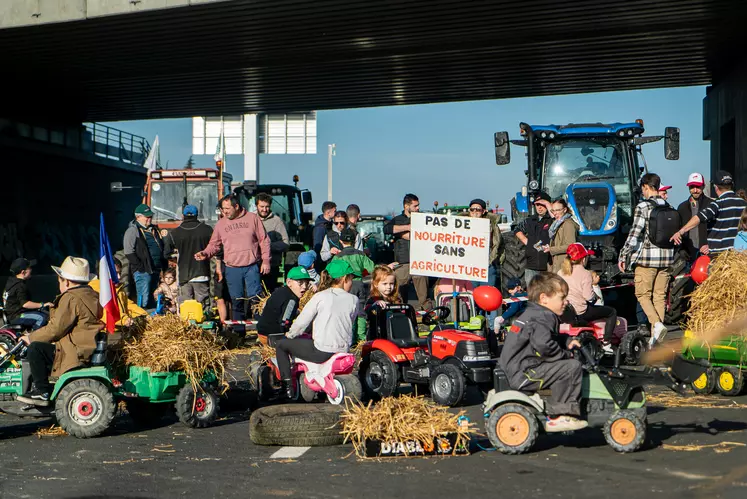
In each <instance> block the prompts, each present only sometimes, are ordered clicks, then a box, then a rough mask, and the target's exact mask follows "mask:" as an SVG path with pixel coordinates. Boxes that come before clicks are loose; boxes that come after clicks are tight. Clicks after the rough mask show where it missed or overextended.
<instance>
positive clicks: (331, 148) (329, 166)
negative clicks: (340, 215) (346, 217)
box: [327, 144, 335, 201]
mask: <svg viewBox="0 0 747 499" xmlns="http://www.w3.org/2000/svg"><path fill="white" fill-rule="evenodd" d="M334 155H335V145H334V144H330V145H328V146H327V201H332V156H334Z"/></svg>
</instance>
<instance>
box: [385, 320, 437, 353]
mask: <svg viewBox="0 0 747 499" xmlns="http://www.w3.org/2000/svg"><path fill="white" fill-rule="evenodd" d="M387 322H388V328H387V329H388V331H389V339H390V340H391V341H392V343H394V344H395V345H397V346H398V347H400V348H412V347H424V346H425V345H426V343H427V341H428V339H427V338H419V337H418V332H417V329H415V328H414V327H413V324H412V321H411V320H410V318H409V317H407V316H406V315H405V314H392V315H391V316H389V317H388V320H387Z"/></svg>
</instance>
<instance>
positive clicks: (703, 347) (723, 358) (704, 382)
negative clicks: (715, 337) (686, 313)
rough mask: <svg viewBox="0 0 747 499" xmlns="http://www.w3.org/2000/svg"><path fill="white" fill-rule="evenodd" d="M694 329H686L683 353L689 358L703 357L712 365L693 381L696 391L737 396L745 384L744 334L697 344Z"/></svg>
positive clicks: (746, 363) (704, 393)
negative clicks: (694, 340)
mask: <svg viewBox="0 0 747 499" xmlns="http://www.w3.org/2000/svg"><path fill="white" fill-rule="evenodd" d="M694 338H695V336H694V335H693V333H692V332H691V331H685V336H684V339H683V347H682V355H683V356H684V357H686V358H688V359H703V360H707V361H708V362H709V363H710V364H711V368H710V369H708V370H707V371H706V372H704V373H703V374H702V375H701V376H700V377H698V378H697V379H696V380H695V381H693V382H692V388H693V391H694V392H695V393H699V394H703V395H707V394H710V393H713V392H714V391H715V390H718V392H719V393H720V394H721V395H726V396H728V397H734V396H736V395H739V394H740V393H741V392H742V389H743V387H744V376H745V369H747V343H745V338H744V336H740V335H732V336H729V337H726V338H724V339H721V340H719V341H716V342H714V343H710V344H709V343H694V342H693V341H692V340H693V339H694Z"/></svg>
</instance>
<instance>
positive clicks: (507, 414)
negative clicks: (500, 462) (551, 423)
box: [485, 403, 539, 454]
mask: <svg viewBox="0 0 747 499" xmlns="http://www.w3.org/2000/svg"><path fill="white" fill-rule="evenodd" d="M485 427H486V428H485V429H486V430H487V433H488V438H489V439H490V443H491V444H493V447H495V448H496V449H498V450H499V451H501V452H502V453H503V454H524V453H526V452H529V451H530V450H531V449H532V447H533V446H534V443H535V442H536V441H537V436H538V435H539V423H538V422H537V417H536V416H535V415H534V413H533V412H532V411H531V410H530V409H529V408H528V407H526V406H524V405H521V404H510V403H509V404H504V405H499V406H498V407H496V408H495V409H493V412H491V413H490V416H489V417H488V419H487V421H486V423H485Z"/></svg>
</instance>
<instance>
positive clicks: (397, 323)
mask: <svg viewBox="0 0 747 499" xmlns="http://www.w3.org/2000/svg"><path fill="white" fill-rule="evenodd" d="M368 323H369V329H368V339H369V340H377V339H385V340H389V341H391V342H392V343H394V344H395V345H397V346H398V347H400V348H412V347H424V346H425V345H426V341H427V340H426V339H425V338H423V339H421V338H419V337H418V330H417V322H416V319H415V310H414V309H413V308H412V306H410V305H408V304H402V305H388V306H387V307H386V308H385V309H382V310H376V311H369V313H368Z"/></svg>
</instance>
